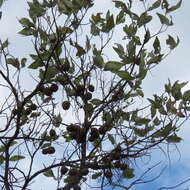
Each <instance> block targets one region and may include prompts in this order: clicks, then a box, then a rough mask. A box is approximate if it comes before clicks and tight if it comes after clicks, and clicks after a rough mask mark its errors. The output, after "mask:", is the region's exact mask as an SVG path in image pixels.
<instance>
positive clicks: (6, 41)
mask: <svg viewBox="0 0 190 190" xmlns="http://www.w3.org/2000/svg"><path fill="white" fill-rule="evenodd" d="M8 45H9V41H8V39H6V40H5V41H4V42H3V43H2V45H1V50H3V49H5V48H6V47H8Z"/></svg>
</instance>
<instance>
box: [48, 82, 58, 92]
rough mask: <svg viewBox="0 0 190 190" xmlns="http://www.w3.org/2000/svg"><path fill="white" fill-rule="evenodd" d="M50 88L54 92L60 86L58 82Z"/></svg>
mask: <svg viewBox="0 0 190 190" xmlns="http://www.w3.org/2000/svg"><path fill="white" fill-rule="evenodd" d="M50 88H51V90H52V91H53V92H57V91H58V88H59V87H58V85H57V84H52V85H51V87H50Z"/></svg>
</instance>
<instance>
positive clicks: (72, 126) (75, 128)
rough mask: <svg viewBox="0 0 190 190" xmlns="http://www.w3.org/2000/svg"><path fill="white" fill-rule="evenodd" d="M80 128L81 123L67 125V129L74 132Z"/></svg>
mask: <svg viewBox="0 0 190 190" xmlns="http://www.w3.org/2000/svg"><path fill="white" fill-rule="evenodd" d="M78 130H80V126H79V125H75V124H71V125H68V126H67V131H69V132H72V131H78Z"/></svg>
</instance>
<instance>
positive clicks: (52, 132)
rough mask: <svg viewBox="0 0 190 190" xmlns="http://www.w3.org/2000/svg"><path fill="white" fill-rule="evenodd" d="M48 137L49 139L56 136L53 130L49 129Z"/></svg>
mask: <svg viewBox="0 0 190 190" xmlns="http://www.w3.org/2000/svg"><path fill="white" fill-rule="evenodd" d="M49 135H50V136H51V137H54V136H56V131H55V130H54V129H51V130H50V131H49Z"/></svg>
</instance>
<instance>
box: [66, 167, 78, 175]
mask: <svg viewBox="0 0 190 190" xmlns="http://www.w3.org/2000/svg"><path fill="white" fill-rule="evenodd" d="M78 173H79V172H78V170H77V168H71V169H70V170H69V173H68V174H69V175H70V176H77V175H78Z"/></svg>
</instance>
